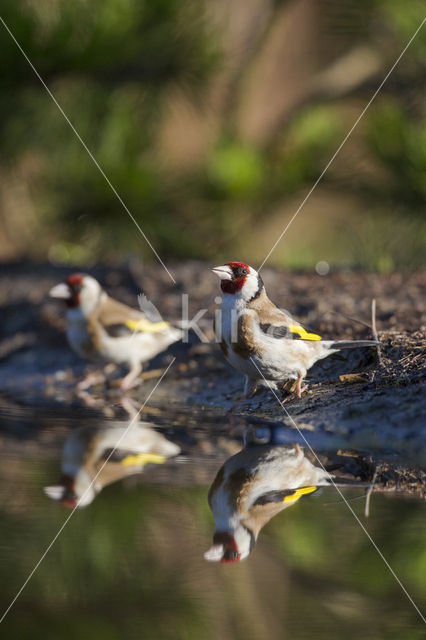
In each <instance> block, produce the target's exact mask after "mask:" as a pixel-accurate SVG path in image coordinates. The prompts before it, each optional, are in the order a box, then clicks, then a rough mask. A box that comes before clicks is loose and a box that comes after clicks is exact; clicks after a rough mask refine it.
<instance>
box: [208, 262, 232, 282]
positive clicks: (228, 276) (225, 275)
mask: <svg viewBox="0 0 426 640" xmlns="http://www.w3.org/2000/svg"><path fill="white" fill-rule="evenodd" d="M212 271H213V273H215V274H216V275H217V276H219V278H220V279H221V280H232V278H233V277H234V276H233V273H232V269H231V267H228V265H226V264H224V265H223V266H222V267H215V268H214V269H212Z"/></svg>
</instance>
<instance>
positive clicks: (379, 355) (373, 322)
mask: <svg viewBox="0 0 426 640" xmlns="http://www.w3.org/2000/svg"><path fill="white" fill-rule="evenodd" d="M371 330H372V332H373V338H374V339H375V340H377V342H378V341H379V338H378V336H377V329H376V298H373V299H372V301H371ZM377 360H378V362H379V365H380V366H381V367H382V366H383V360H382V352H381V350H380V345H378V346H377Z"/></svg>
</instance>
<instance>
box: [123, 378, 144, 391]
mask: <svg viewBox="0 0 426 640" xmlns="http://www.w3.org/2000/svg"><path fill="white" fill-rule="evenodd" d="M126 378H127V376H126V377H125V378H123V379H122V381H121V382H120V391H121V392H122V393H126V392H127V391H130V389H134V388H135V387H139V385H141V384H142V382H143V380H141V379H140V378H136V380H132V379H130V380H126Z"/></svg>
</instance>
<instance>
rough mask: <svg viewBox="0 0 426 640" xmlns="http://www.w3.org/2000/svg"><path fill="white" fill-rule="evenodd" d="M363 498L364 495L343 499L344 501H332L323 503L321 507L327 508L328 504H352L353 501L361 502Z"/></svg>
mask: <svg viewBox="0 0 426 640" xmlns="http://www.w3.org/2000/svg"><path fill="white" fill-rule="evenodd" d="M361 498H362V499H364V498H365V493H363V494H362V495H360V496H353V497H352V498H345V500H333V502H323V503H322V506H323V507H328V506H329V505H330V504H345V502H352V501H353V500H361Z"/></svg>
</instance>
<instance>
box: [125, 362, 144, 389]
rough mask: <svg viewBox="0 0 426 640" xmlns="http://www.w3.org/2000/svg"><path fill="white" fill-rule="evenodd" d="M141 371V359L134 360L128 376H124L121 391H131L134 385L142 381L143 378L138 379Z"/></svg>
mask: <svg viewBox="0 0 426 640" xmlns="http://www.w3.org/2000/svg"><path fill="white" fill-rule="evenodd" d="M141 371H142V365H141V363H140V362H139V361H138V362H134V363H133V364H132V367H131V369H130V371H129V373H128V374H127V376H124V378H123V379H122V381H121V382H120V389H121V391H129V389H133V387H137V386H138V385H139V384H140V383H141V380H138V379H137V378H138V375H139V374H140V372H141Z"/></svg>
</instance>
